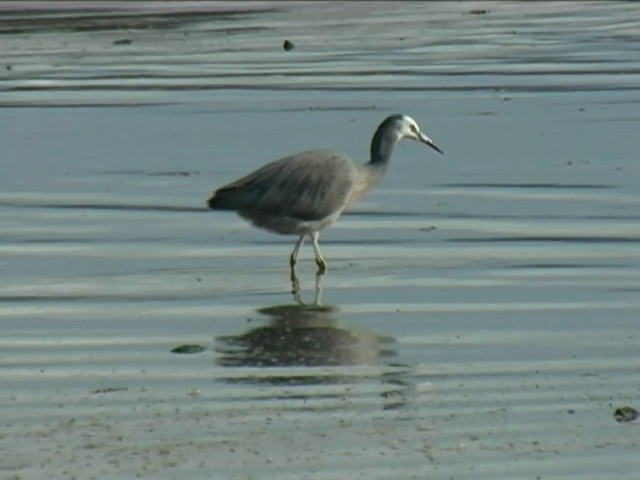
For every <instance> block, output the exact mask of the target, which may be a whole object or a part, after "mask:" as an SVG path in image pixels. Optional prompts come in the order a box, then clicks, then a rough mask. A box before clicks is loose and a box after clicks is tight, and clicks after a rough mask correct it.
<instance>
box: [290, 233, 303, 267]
mask: <svg viewBox="0 0 640 480" xmlns="http://www.w3.org/2000/svg"><path fill="white" fill-rule="evenodd" d="M305 235H306V234H305V233H303V234H302V235H300V238H298V240H297V241H296V245H295V247H293V252H291V256H290V257H289V265H291V270H293V269H294V267H295V266H296V261H297V260H298V250H300V247H301V246H302V244H303V243H304V237H305Z"/></svg>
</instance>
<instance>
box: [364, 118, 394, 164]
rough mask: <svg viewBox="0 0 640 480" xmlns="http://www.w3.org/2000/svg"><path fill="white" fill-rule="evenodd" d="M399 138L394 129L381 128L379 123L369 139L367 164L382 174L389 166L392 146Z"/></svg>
mask: <svg viewBox="0 0 640 480" xmlns="http://www.w3.org/2000/svg"><path fill="white" fill-rule="evenodd" d="M399 140H400V136H399V135H398V133H397V132H396V131H394V130H389V129H386V128H382V125H381V126H380V127H379V128H378V130H376V133H375V134H374V135H373V139H372V140H371V157H370V159H369V163H367V166H368V167H371V168H374V169H376V170H379V171H380V173H381V175H384V173H385V172H386V171H387V167H388V166H389V160H390V159H391V153H392V152H393V147H395V146H396V143H398V141H399Z"/></svg>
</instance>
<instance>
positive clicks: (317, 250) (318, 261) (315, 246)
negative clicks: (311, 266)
mask: <svg viewBox="0 0 640 480" xmlns="http://www.w3.org/2000/svg"><path fill="white" fill-rule="evenodd" d="M309 236H310V237H311V242H312V243H313V251H314V253H315V254H316V264H317V265H318V274H320V275H323V274H324V272H325V271H326V270H327V262H325V261H324V258H322V252H320V245H318V238H319V237H320V233H319V232H312V233H310V234H309Z"/></svg>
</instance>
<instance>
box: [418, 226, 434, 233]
mask: <svg viewBox="0 0 640 480" xmlns="http://www.w3.org/2000/svg"><path fill="white" fill-rule="evenodd" d="M435 229H436V227H434V226H433V225H431V226H430V227H422V228H421V229H420V231H422V232H433V231H434V230H435Z"/></svg>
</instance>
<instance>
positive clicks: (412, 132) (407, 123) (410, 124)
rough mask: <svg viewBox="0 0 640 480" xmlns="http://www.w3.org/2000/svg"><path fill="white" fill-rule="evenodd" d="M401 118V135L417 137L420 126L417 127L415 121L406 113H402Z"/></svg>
mask: <svg viewBox="0 0 640 480" xmlns="http://www.w3.org/2000/svg"><path fill="white" fill-rule="evenodd" d="M402 120H403V122H402V123H403V125H402V130H403V132H402V133H403V136H405V137H409V138H416V139H417V138H418V137H419V136H420V127H418V124H417V123H416V121H415V120H414V119H413V118H411V117H409V116H407V115H404V116H403V117H402Z"/></svg>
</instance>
